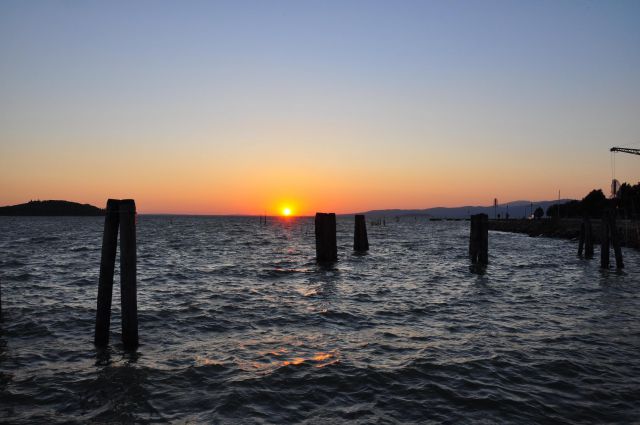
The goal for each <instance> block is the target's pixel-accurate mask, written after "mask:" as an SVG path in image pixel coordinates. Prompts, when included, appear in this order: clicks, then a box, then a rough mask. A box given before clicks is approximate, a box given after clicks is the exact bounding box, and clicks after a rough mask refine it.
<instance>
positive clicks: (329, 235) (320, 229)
mask: <svg viewBox="0 0 640 425" xmlns="http://www.w3.org/2000/svg"><path fill="white" fill-rule="evenodd" d="M315 225H316V259H317V261H318V262H331V261H337V260H338V247H337V244H336V215H335V214H334V213H329V214H327V213H316V220H315Z"/></svg>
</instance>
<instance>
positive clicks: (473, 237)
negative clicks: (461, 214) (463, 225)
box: [469, 215, 478, 264]
mask: <svg viewBox="0 0 640 425" xmlns="http://www.w3.org/2000/svg"><path fill="white" fill-rule="evenodd" d="M470 218H471V220H470V222H469V223H470V225H471V227H470V229H471V230H470V233H469V258H471V262H472V263H474V264H475V262H476V261H477V260H478V243H477V239H478V236H477V234H478V217H477V216H475V215H472V216H471V217H470Z"/></svg>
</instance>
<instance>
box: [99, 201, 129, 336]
mask: <svg viewBox="0 0 640 425" xmlns="http://www.w3.org/2000/svg"><path fill="white" fill-rule="evenodd" d="M118 228H120V305H121V309H122V343H123V345H124V347H125V348H127V349H129V348H135V347H136V346H137V345H138V307H137V305H138V304H137V291H136V204H135V202H134V201H133V199H125V200H122V201H120V200H117V199H109V200H108V201H107V209H106V215H105V219H104V233H103V236H102V256H101V259H100V280H99V282H98V302H97V305H98V308H97V310H96V329H95V336H94V342H95V344H96V345H97V346H99V347H104V346H106V345H107V344H108V343H109V328H110V323H111V299H112V293H113V274H114V269H115V263H116V251H117V248H118Z"/></svg>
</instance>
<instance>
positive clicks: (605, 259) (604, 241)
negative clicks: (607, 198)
mask: <svg viewBox="0 0 640 425" xmlns="http://www.w3.org/2000/svg"><path fill="white" fill-rule="evenodd" d="M601 230H602V238H601V240H600V268H603V269H608V268H609V211H605V212H604V213H603V215H602V229H601Z"/></svg>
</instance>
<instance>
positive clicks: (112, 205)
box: [94, 199, 120, 347]
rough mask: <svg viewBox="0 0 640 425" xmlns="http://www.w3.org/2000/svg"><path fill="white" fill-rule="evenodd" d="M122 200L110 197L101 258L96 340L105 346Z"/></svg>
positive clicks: (107, 340)
mask: <svg viewBox="0 0 640 425" xmlns="http://www.w3.org/2000/svg"><path fill="white" fill-rule="evenodd" d="M119 209H120V201H118V200H116V199H109V200H108V201H107V210H106V215H105V218H104V233H103V235H102V254H101V259H100V280H99V283H98V308H97V311H96V330H95V336H94V342H95V344H96V345H97V346H100V347H103V346H106V345H107V344H108V343H109V327H110V323H111V294H112V290H113V271H114V267H115V264H116V249H117V242H118V222H119V212H118V211H119Z"/></svg>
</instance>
